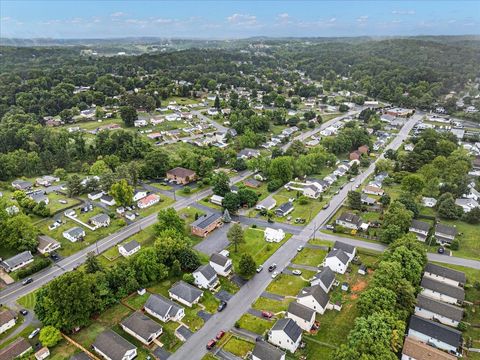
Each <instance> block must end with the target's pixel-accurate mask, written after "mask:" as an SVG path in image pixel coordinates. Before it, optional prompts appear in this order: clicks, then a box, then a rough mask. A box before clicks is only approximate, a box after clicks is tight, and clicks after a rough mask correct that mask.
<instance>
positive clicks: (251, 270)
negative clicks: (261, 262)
mask: <svg viewBox="0 0 480 360" xmlns="http://www.w3.org/2000/svg"><path fill="white" fill-rule="evenodd" d="M238 266H239V273H240V275H242V276H244V277H250V276H252V275H253V274H255V272H256V270H257V269H256V267H257V265H256V264H255V260H253V257H252V255H250V254H246V253H245V254H243V255H242V257H241V259H240V263H239V264H238Z"/></svg>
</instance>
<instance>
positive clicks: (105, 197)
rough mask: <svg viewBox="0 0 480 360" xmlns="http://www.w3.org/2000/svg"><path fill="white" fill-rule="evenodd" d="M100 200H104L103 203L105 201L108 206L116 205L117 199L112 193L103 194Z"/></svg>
mask: <svg viewBox="0 0 480 360" xmlns="http://www.w3.org/2000/svg"><path fill="white" fill-rule="evenodd" d="M100 202H102V203H104V204H105V205H108V206H113V205H115V199H114V198H113V197H112V196H110V195H103V196H102V197H101V198H100Z"/></svg>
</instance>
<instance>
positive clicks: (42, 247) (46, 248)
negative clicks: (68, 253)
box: [37, 235, 61, 255]
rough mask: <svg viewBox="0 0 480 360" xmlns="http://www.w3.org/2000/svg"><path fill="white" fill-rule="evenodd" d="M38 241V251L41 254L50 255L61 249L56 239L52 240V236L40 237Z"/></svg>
mask: <svg viewBox="0 0 480 360" xmlns="http://www.w3.org/2000/svg"><path fill="white" fill-rule="evenodd" d="M37 239H38V245H37V250H38V252H39V253H40V254H44V255H45V254H50V253H51V252H53V251H55V250H58V249H60V247H61V244H60V243H59V242H58V241H56V240H55V239H52V238H51V237H50V236H47V235H38V236H37Z"/></svg>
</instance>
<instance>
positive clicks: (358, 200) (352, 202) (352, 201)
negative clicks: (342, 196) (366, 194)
mask: <svg viewBox="0 0 480 360" xmlns="http://www.w3.org/2000/svg"><path fill="white" fill-rule="evenodd" d="M347 197H348V206H350V207H351V208H352V209H355V210H360V209H361V208H362V195H361V194H360V193H359V192H358V191H349V192H348V195H347Z"/></svg>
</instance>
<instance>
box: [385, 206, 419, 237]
mask: <svg viewBox="0 0 480 360" xmlns="http://www.w3.org/2000/svg"><path fill="white" fill-rule="evenodd" d="M412 219H413V213H412V212H411V211H410V210H407V208H406V207H405V205H403V204H402V203H401V202H399V201H394V202H393V203H392V204H391V205H390V206H389V207H388V210H387V212H386V213H385V216H384V220H383V228H384V229H386V228H387V227H389V226H390V225H396V226H398V228H399V229H400V231H402V232H404V233H405V232H407V231H408V229H409V228H410V224H411V223H412Z"/></svg>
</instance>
